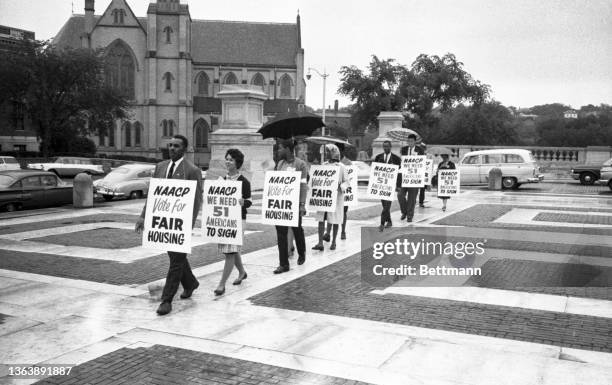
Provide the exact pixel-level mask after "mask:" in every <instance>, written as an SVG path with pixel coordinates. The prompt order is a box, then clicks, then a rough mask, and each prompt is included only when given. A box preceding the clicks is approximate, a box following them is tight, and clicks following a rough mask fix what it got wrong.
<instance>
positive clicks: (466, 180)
mask: <svg viewBox="0 0 612 385" xmlns="http://www.w3.org/2000/svg"><path fill="white" fill-rule="evenodd" d="M457 167H458V168H459V170H460V177H461V184H462V185H476V184H483V183H488V182H489V171H490V170H491V169H493V168H499V169H500V170H501V171H502V187H503V188H508V189H509V188H514V189H516V188H518V187H519V186H520V185H521V184H523V183H538V182H540V181H542V180H543V179H544V176H543V175H542V174H540V167H539V166H538V165H537V163H536V161H535V159H534V158H533V156H532V155H531V152H530V151H528V150H522V149H494V150H482V151H472V152H468V153H467V154H465V155H464V156H463V158H461V161H459V164H458V165H457Z"/></svg>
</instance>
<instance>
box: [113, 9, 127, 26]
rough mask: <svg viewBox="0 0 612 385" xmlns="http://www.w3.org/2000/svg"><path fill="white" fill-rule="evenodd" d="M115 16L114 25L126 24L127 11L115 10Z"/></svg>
mask: <svg viewBox="0 0 612 385" xmlns="http://www.w3.org/2000/svg"><path fill="white" fill-rule="evenodd" d="M111 15H112V16H113V24H123V23H124V22H125V10H124V9H119V8H115V9H113V10H112V11H111Z"/></svg>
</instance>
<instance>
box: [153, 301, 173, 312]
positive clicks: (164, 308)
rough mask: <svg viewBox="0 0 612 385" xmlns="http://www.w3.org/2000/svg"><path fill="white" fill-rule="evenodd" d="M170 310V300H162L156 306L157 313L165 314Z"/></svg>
mask: <svg viewBox="0 0 612 385" xmlns="http://www.w3.org/2000/svg"><path fill="white" fill-rule="evenodd" d="M171 311H172V304H171V303H170V302H162V303H161V304H160V305H159V307H158V308H157V314H159V315H166V314H168V313H170V312H171Z"/></svg>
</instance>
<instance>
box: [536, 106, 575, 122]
mask: <svg viewBox="0 0 612 385" xmlns="http://www.w3.org/2000/svg"><path fill="white" fill-rule="evenodd" d="M569 109H571V107H570V106H567V105H565V104H561V103H550V104H541V105H538V106H533V107H531V108H530V109H529V112H531V113H532V114H534V115H538V118H539V119H558V118H562V117H563V113H564V112H565V111H567V110H569Z"/></svg>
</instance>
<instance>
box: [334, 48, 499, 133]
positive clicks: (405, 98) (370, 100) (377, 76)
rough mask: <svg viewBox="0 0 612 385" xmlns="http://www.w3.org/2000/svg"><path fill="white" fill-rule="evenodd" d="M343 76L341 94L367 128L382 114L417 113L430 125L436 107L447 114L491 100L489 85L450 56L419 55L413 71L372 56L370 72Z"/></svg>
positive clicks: (347, 71) (348, 69)
mask: <svg viewBox="0 0 612 385" xmlns="http://www.w3.org/2000/svg"><path fill="white" fill-rule="evenodd" d="M340 75H341V84H340V87H339V88H338V92H339V93H340V94H342V95H346V96H348V97H350V98H351V100H352V101H354V102H355V105H356V106H357V109H356V111H355V114H356V117H355V119H356V120H357V121H358V122H360V124H361V125H363V126H366V127H367V126H369V125H371V124H376V122H377V121H376V117H377V116H378V115H379V114H380V112H381V111H401V112H404V113H405V114H406V115H409V114H414V116H415V118H416V120H417V121H420V122H421V123H422V124H430V123H431V118H430V116H429V115H430V113H431V112H432V110H433V109H434V107H436V106H439V107H440V109H441V110H442V111H447V110H448V109H450V108H451V107H453V106H454V105H456V104H458V103H461V102H471V103H474V104H480V103H483V102H485V101H486V100H487V99H488V97H489V86H487V85H485V84H482V83H480V82H479V81H477V80H474V79H472V77H471V75H470V74H469V73H467V72H466V71H465V70H464V69H463V63H461V62H459V61H457V59H456V58H455V55H453V54H450V53H448V54H446V55H444V56H442V57H439V56H435V55H434V56H428V55H424V54H422V55H419V56H418V57H417V59H416V60H415V61H414V63H412V66H411V67H410V68H407V67H405V66H403V65H400V64H396V63H395V60H394V59H387V60H380V59H378V57H376V56H372V61H371V62H370V65H369V73H367V74H366V73H364V72H363V71H362V70H361V69H359V68H357V67H355V66H343V67H342V68H341V69H340Z"/></svg>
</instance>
